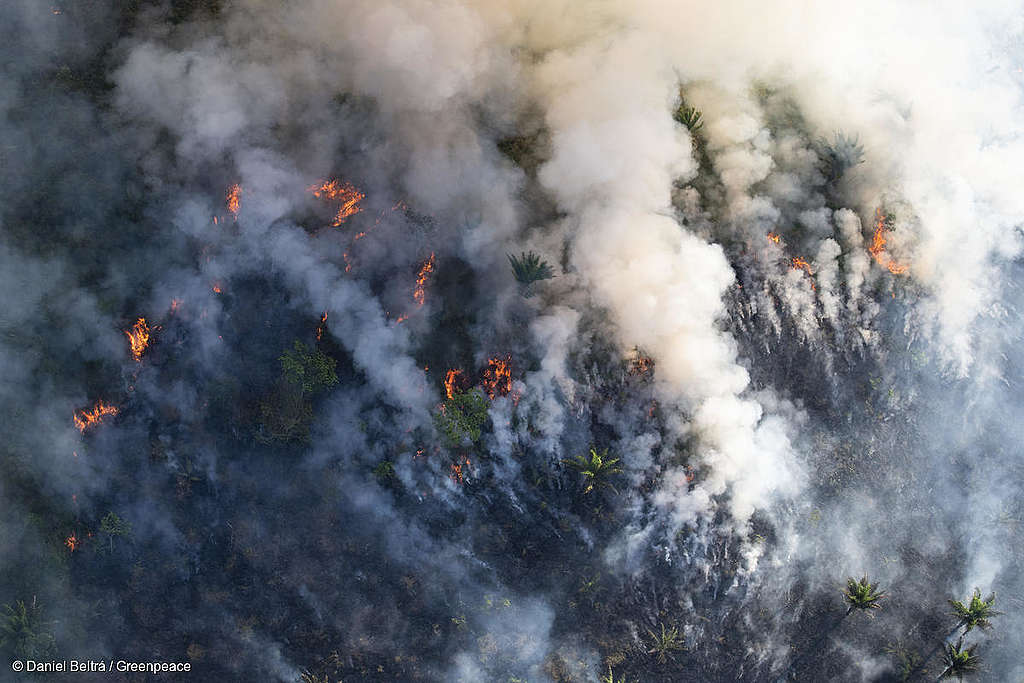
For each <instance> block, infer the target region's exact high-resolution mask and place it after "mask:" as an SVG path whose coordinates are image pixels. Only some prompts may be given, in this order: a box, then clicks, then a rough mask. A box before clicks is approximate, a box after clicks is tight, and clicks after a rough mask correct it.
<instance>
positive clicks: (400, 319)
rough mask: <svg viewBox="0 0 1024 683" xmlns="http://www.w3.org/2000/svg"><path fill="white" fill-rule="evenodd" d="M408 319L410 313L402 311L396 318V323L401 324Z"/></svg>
mask: <svg viewBox="0 0 1024 683" xmlns="http://www.w3.org/2000/svg"><path fill="white" fill-rule="evenodd" d="M408 319H409V314H408V313H402V314H401V315H399V316H398V317H397V318H395V324H396V325H401V324H402V323H404V322H405V321H406V320H408Z"/></svg>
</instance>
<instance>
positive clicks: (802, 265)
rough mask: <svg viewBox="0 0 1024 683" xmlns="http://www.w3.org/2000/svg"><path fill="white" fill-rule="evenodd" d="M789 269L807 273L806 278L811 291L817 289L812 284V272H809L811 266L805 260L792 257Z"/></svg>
mask: <svg viewBox="0 0 1024 683" xmlns="http://www.w3.org/2000/svg"><path fill="white" fill-rule="evenodd" d="M789 267H790V268H792V269H793V270H802V271H804V272H805V273H807V277H808V278H810V280H811V289H815V290H816V289H817V287H816V286H815V284H814V271H813V270H811V264H810V263H808V262H807V259H804V258H802V257H800V256H794V257H793V259H792V260H791V261H790V264H789Z"/></svg>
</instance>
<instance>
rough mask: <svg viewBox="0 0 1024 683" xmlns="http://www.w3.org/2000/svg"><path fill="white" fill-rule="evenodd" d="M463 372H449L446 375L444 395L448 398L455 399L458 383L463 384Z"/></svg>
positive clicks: (452, 370) (453, 370)
mask: <svg viewBox="0 0 1024 683" xmlns="http://www.w3.org/2000/svg"><path fill="white" fill-rule="evenodd" d="M461 378H462V370H455V369H454V368H453V369H451V370H449V371H448V372H446V373H445V375H444V393H445V395H446V396H447V397H448V398H455V391H456V389H458V387H457V386H456V383H461V382H460V380H461Z"/></svg>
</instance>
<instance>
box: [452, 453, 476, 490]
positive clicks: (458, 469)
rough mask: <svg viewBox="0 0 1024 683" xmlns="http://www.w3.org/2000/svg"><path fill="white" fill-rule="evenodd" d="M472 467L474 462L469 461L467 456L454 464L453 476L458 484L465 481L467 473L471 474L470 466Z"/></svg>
mask: <svg viewBox="0 0 1024 683" xmlns="http://www.w3.org/2000/svg"><path fill="white" fill-rule="evenodd" d="M470 467H472V463H470V462H469V458H466V459H465V460H463V461H462V462H460V463H455V464H454V465H452V473H451V478H452V481H454V482H455V483H457V484H461V483H463V481H464V480H465V476H466V474H469V468H470Z"/></svg>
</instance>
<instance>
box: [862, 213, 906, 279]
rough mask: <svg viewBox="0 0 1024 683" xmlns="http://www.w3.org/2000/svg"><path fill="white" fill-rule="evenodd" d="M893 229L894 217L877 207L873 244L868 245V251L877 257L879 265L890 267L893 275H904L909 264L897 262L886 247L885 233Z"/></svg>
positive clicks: (872, 236)
mask: <svg viewBox="0 0 1024 683" xmlns="http://www.w3.org/2000/svg"><path fill="white" fill-rule="evenodd" d="M892 229H893V221H892V218H891V217H890V216H889V215H887V214H886V213H885V212H884V211H882V209H876V210H875V231H874V233H873V234H872V235H871V246H869V247H868V251H869V252H870V253H871V257H872V258H874V259H875V261H876V262H877V263H878V265H880V266H882V267H884V268H886V269H888V271H889V272H890V273H892V274H893V275H903V274H904V273H906V272H907V270H908V269H909V266H908V265H906V264H903V263H897V262H896V261H895V260H893V258H892V256H891V255H890V254H889V252H888V251H887V250H886V248H885V245H886V241H887V240H886V238H885V234H886V233H887V232H890V231H891V230H892Z"/></svg>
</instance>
